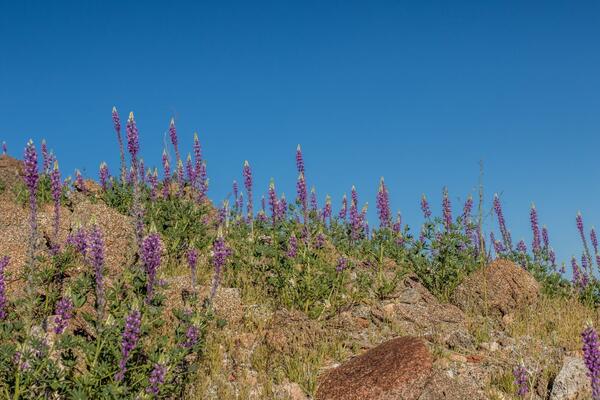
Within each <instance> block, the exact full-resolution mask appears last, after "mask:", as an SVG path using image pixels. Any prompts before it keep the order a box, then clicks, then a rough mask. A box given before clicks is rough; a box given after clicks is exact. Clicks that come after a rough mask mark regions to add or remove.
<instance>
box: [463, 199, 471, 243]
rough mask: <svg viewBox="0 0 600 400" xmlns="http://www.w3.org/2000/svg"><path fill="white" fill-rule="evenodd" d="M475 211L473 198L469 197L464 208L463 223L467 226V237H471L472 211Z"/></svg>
mask: <svg viewBox="0 0 600 400" xmlns="http://www.w3.org/2000/svg"><path fill="white" fill-rule="evenodd" d="M472 209H473V196H471V195H469V197H467V200H466V201H465V205H464V206H463V214H462V221H463V224H464V225H465V236H471V210H472Z"/></svg>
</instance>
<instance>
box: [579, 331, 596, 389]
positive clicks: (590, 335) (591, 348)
mask: <svg viewBox="0 0 600 400" xmlns="http://www.w3.org/2000/svg"><path fill="white" fill-rule="evenodd" d="M581 341H582V342H583V359H584V361H585V366H586V367H587V369H588V377H589V378H590V383H591V386H592V399H593V400H600V340H599V339H598V333H597V332H596V330H595V329H594V327H593V326H592V325H591V324H588V325H587V326H586V327H585V329H584V330H583V332H582V333H581Z"/></svg>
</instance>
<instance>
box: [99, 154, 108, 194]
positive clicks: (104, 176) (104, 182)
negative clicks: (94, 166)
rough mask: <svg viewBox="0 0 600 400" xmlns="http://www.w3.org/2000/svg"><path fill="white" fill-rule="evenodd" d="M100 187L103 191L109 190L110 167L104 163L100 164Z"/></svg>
mask: <svg viewBox="0 0 600 400" xmlns="http://www.w3.org/2000/svg"><path fill="white" fill-rule="evenodd" d="M99 172H100V186H101V187H102V190H104V191H106V190H107V189H108V182H109V180H110V173H109V172H108V165H106V163H105V162H104V161H102V162H101V163H100V169H99Z"/></svg>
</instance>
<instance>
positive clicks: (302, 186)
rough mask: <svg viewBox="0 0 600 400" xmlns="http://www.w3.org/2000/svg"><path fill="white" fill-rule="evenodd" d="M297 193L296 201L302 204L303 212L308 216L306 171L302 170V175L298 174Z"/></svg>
mask: <svg viewBox="0 0 600 400" xmlns="http://www.w3.org/2000/svg"><path fill="white" fill-rule="evenodd" d="M296 193H297V194H296V201H297V202H298V204H300V205H301V206H302V213H303V214H304V215H305V216H306V211H307V208H308V203H307V192H306V180H305V179H304V173H302V172H300V175H298V181H297V182H296ZM305 222H306V217H305Z"/></svg>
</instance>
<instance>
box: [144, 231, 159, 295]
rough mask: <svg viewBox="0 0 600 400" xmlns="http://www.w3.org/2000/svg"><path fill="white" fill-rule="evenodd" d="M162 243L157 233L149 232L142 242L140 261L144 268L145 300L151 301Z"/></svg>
mask: <svg viewBox="0 0 600 400" xmlns="http://www.w3.org/2000/svg"><path fill="white" fill-rule="evenodd" d="M161 251H162V243H161V241H160V236H158V233H151V234H150V235H148V236H147V237H146V238H145V239H144V241H143V242H142V254H141V257H142V261H143V263H144V267H145V269H146V279H147V280H146V301H147V302H150V301H152V297H153V294H154V284H155V281H156V270H157V269H158V267H159V266H160V253H161Z"/></svg>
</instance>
